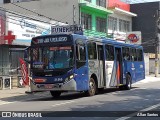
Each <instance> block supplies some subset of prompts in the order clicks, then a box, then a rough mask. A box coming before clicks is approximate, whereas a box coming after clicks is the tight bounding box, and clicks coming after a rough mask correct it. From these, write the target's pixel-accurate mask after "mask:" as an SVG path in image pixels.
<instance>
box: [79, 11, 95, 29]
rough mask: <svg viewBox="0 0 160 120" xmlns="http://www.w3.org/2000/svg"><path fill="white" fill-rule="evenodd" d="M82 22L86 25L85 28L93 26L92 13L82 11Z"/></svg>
mask: <svg viewBox="0 0 160 120" xmlns="http://www.w3.org/2000/svg"><path fill="white" fill-rule="evenodd" d="M81 24H82V25H84V29H88V30H90V29H91V26H92V19H91V15H89V14H85V13H81Z"/></svg>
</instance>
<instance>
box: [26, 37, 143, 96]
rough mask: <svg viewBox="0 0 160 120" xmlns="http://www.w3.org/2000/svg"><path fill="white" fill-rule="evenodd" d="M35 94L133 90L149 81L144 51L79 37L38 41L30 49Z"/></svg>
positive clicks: (106, 40)
mask: <svg viewBox="0 0 160 120" xmlns="http://www.w3.org/2000/svg"><path fill="white" fill-rule="evenodd" d="M29 59H30V78H31V80H30V87H31V91H50V93H51V95H52V96H53V97H59V96H60V95H61V93H62V92H69V91H77V92H82V91H84V92H85V93H86V94H87V95H89V96H93V95H95V94H96V93H97V92H98V90H99V89H105V88H114V87H116V88H117V87H118V88H120V89H130V88H131V85H132V83H134V82H137V81H139V80H142V79H145V66H144V56H143V48H142V46H139V45H131V44H126V43H121V42H117V41H115V40H112V39H106V38H96V37H87V36H84V35H78V34H58V35H45V36H38V37H34V38H33V39H32V42H31V46H30V47H29Z"/></svg>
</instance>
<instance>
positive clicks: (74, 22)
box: [73, 5, 76, 25]
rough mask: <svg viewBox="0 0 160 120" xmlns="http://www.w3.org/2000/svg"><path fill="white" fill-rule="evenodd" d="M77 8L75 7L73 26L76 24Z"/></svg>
mask: <svg viewBox="0 0 160 120" xmlns="http://www.w3.org/2000/svg"><path fill="white" fill-rule="evenodd" d="M75 18H76V7H75V6H74V5H73V25H75V24H76V19H75Z"/></svg>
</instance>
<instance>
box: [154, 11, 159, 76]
mask: <svg viewBox="0 0 160 120" xmlns="http://www.w3.org/2000/svg"><path fill="white" fill-rule="evenodd" d="M159 11H160V9H159V10H157V18H156V38H155V42H156V43H155V44H156V46H155V77H158V68H159V66H158V62H159V57H158V54H159V41H160V33H159V31H160V30H159V29H160V16H159Z"/></svg>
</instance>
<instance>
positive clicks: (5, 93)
mask: <svg viewBox="0 0 160 120" xmlns="http://www.w3.org/2000/svg"><path fill="white" fill-rule="evenodd" d="M154 81H160V74H159V76H158V77H154V74H152V75H148V76H146V79H144V80H141V81H139V82H136V83H134V84H141V83H149V82H154ZM26 91H28V87H24V88H13V89H4V90H0V100H1V99H2V98H8V97H16V96H23V95H27V94H26V93H25V92H26Z"/></svg>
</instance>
